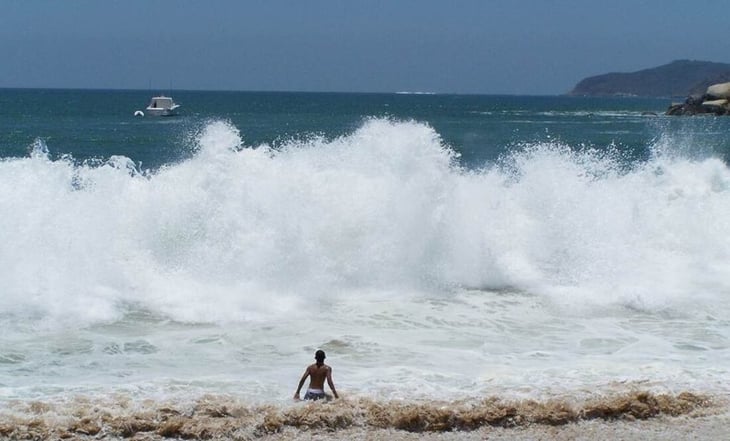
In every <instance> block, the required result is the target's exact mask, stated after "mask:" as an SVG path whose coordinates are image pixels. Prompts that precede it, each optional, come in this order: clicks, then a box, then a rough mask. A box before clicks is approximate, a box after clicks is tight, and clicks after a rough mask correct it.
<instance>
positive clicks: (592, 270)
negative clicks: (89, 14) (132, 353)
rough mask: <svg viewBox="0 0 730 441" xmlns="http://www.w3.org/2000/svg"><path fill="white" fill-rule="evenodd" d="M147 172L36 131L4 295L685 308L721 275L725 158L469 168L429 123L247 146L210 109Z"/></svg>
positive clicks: (523, 154) (46, 301) (9, 302)
mask: <svg viewBox="0 0 730 441" xmlns="http://www.w3.org/2000/svg"><path fill="white" fill-rule="evenodd" d="M197 142H198V144H199V145H198V149H197V153H196V154H195V156H194V157H192V158H191V159H189V160H186V161H184V162H182V163H179V164H171V165H168V166H166V167H163V168H161V169H159V170H157V171H155V172H143V171H140V170H138V169H137V168H136V167H135V165H134V164H133V163H132V162H131V161H130V160H129V159H127V158H121V157H113V158H112V159H111V160H109V161H106V162H103V163H99V164H85V165H74V164H73V162H72V161H70V160H64V159H61V160H57V161H52V160H49V159H48V156H47V153H44V152H47V149H45V148H44V146H43V145H42V143H40V144H38V145H34V147H33V149H32V154H31V155H30V157H29V158H23V159H13V160H5V161H2V162H0V191H1V192H2V193H1V194H3V195H4V196H3V199H2V200H0V209H1V210H2V212H3V213H6V214H5V215H4V216H3V218H2V219H0V242H2V243H3V244H4V246H3V248H2V250H0V276H2V278H3V280H4V285H5V287H4V295H3V298H2V299H0V307H2V310H3V311H5V312H6V313H8V314H11V315H13V316H17V317H23V318H25V319H27V318H36V319H43V320H45V323H56V324H58V323H60V324H64V325H69V326H77V325H82V326H83V325H85V324H89V323H96V322H104V321H110V320H118V319H119V318H120V317H122V316H123V315H124V314H125V311H126V310H127V309H128V307H129V305H138V306H139V307H140V308H142V309H146V310H149V311H152V312H153V313H155V314H161V315H164V316H167V317H171V318H173V319H175V320H180V321H187V322H215V323H224V322H231V321H234V322H241V321H247V320H258V319H262V318H264V319H265V318H266V317H274V318H279V317H282V316H283V315H287V314H290V313H291V312H292V311H293V310H299V309H301V308H304V309H306V307H307V305H308V304H311V303H312V302H313V301H316V300H321V299H322V298H330V297H333V296H335V297H337V296H340V297H343V296H344V297H348V296H350V295H351V293H353V292H357V293H359V294H358V295H362V293H365V292H368V291H369V292H378V291H384V290H403V289H405V290H408V289H410V290H417V291H441V292H443V291H444V290H446V291H448V290H450V289H456V288H463V287H467V288H476V289H483V290H500V289H505V288H506V289H511V290H515V291H525V292H530V293H535V294H538V295H541V296H546V297H548V298H551V299H553V300H555V301H557V302H561V303H564V304H570V305H578V306H580V305H584V306H586V305H587V306H602V305H625V306H629V307H632V308H637V309H645V310H651V311H654V310H662V309H666V308H674V309H677V310H682V309H684V308H687V307H688V306H689V309H690V310H691V309H692V308H694V307H695V305H697V304H698V303H699V302H698V301H697V300H698V299H702V300H706V301H707V304H716V303H717V302H723V301H727V299H725V300H723V299H724V297H726V296H720V295H719V294H717V293H727V292H729V291H730V280H728V279H727V277H725V275H726V274H727V273H728V271H730V264H729V263H728V262H730V223H728V222H727V219H730V198H728V197H727V194H728V189H730V171H729V170H728V168H727V166H726V165H725V164H724V163H723V162H722V161H720V160H718V159H713V158H708V159H703V160H691V159H687V158H684V157H671V156H669V155H656V157H654V158H652V159H650V160H649V161H647V162H642V163H633V164H626V163H625V162H622V161H623V159H622V158H621V157H620V155H617V154H606V153H601V152H597V151H591V150H585V149H584V150H580V151H577V152H576V151H575V150H573V149H571V148H569V147H568V146H565V145H560V144H557V143H550V142H547V143H536V144H532V145H530V146H527V147H526V148H523V149H520V150H518V151H516V152H515V153H513V154H512V155H511V156H510V157H508V158H503V159H504V160H503V161H502V162H500V163H499V164H490V165H488V166H487V167H485V168H483V169H478V170H469V169H466V168H464V167H463V166H462V165H461V164H460V163H459V160H458V154H456V153H455V152H454V150H452V149H451V148H450V147H449V146H448V145H446V144H445V143H444V142H443V141H442V140H441V138H440V137H439V135H438V133H436V132H435V131H434V130H433V129H432V128H431V127H429V126H427V125H425V124H421V123H417V122H412V121H392V120H383V119H373V120H369V121H367V122H365V123H364V124H363V125H362V126H361V127H360V128H359V129H358V130H356V131H354V132H353V133H351V134H349V135H347V136H343V137H340V138H336V139H325V138H321V137H310V138H307V139H293V140H289V141H285V142H282V143H281V144H279V145H276V146H269V145H260V146H247V145H245V142H244V141H243V138H242V136H241V134H240V133H239V132H238V130H237V129H236V128H235V127H233V126H232V125H231V124H229V123H226V122H221V121H217V122H212V123H210V124H208V125H207V126H206V127H205V129H204V130H203V131H202V132H201V133H200V134H199V135H198V137H197Z"/></svg>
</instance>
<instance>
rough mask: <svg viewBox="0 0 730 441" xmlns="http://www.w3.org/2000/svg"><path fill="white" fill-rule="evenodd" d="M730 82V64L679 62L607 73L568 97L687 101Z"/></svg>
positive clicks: (582, 84) (581, 84)
mask: <svg viewBox="0 0 730 441" xmlns="http://www.w3.org/2000/svg"><path fill="white" fill-rule="evenodd" d="M729 81H730V64H727V63H714V62H710V61H696V60H677V61H673V62H671V63H669V64H665V65H663V66H659V67H653V68H650V69H644V70H639V71H636V72H627V73H607V74H603V75H596V76H592V77H588V78H585V79H583V80H581V81H580V82H579V83H578V84H577V85H576V86H575V87H574V88H573V90H571V91H570V92H569V93H568V95H575V96H645V97H686V96H689V95H702V94H703V93H705V91H706V90H707V88H708V87H709V86H710V85H713V84H717V83H724V82H729Z"/></svg>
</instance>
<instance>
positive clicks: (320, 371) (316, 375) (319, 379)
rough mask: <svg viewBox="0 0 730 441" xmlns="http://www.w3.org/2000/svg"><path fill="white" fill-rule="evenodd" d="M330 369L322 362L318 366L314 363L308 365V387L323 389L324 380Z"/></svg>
mask: <svg viewBox="0 0 730 441" xmlns="http://www.w3.org/2000/svg"><path fill="white" fill-rule="evenodd" d="M331 370H332V369H331V368H330V367H329V366H327V365H326V364H324V363H322V364H321V365H319V366H318V365H317V364H316V363H315V364H311V365H309V367H308V368H307V372H309V387H310V388H311V389H324V381H325V380H326V379H327V374H328V373H329V372H330V371H331Z"/></svg>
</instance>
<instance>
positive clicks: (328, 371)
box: [327, 368, 340, 398]
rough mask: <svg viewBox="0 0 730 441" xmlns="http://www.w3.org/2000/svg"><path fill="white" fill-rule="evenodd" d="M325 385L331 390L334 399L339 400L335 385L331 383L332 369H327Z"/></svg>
mask: <svg viewBox="0 0 730 441" xmlns="http://www.w3.org/2000/svg"><path fill="white" fill-rule="evenodd" d="M327 384H328V385H329V387H330V389H332V393H333V394H334V396H335V398H340V397H339V396H337V391H336V390H335V383H334V382H333V381H332V368H329V369H327Z"/></svg>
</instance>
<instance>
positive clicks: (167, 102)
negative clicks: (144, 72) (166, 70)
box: [145, 95, 180, 116]
mask: <svg viewBox="0 0 730 441" xmlns="http://www.w3.org/2000/svg"><path fill="white" fill-rule="evenodd" d="M179 107H180V105H179V104H175V101H173V100H172V98H170V97H169V96H163V95H160V96H153V97H152V99H151V100H150V104H149V106H147V109H145V114H146V115H150V116H175V115H177V109H178V108H179Z"/></svg>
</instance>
